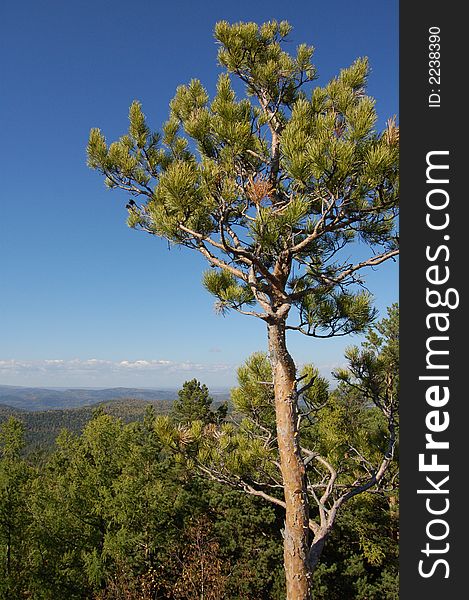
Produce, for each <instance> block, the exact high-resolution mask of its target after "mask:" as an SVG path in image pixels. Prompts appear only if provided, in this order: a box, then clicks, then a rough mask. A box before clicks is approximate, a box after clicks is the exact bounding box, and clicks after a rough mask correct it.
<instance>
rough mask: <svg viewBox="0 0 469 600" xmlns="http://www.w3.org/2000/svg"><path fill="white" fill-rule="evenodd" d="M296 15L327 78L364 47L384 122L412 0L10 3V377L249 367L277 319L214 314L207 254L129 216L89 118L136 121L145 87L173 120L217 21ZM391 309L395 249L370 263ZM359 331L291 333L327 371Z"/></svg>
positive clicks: (2, 12)
mask: <svg viewBox="0 0 469 600" xmlns="http://www.w3.org/2000/svg"><path fill="white" fill-rule="evenodd" d="M272 18H277V19H287V20H288V21H290V22H291V23H292V25H293V26H294V30H293V33H292V35H291V43H292V47H293V48H294V47H295V46H296V45H297V44H299V43H302V42H306V43H310V44H313V45H314V46H315V47H316V53H315V64H316V65H317V68H318V71H319V76H320V78H319V82H318V83H319V84H323V83H325V82H327V81H328V80H329V79H330V78H332V77H333V76H335V75H336V74H337V72H338V71H339V69H341V68H343V67H345V66H347V65H349V64H350V63H351V62H352V61H353V60H354V59H355V58H356V57H358V56H364V55H366V56H368V57H369V59H370V62H371V66H372V74H371V77H370V79H369V88H368V92H369V93H370V94H371V95H372V96H374V97H375V98H376V99H377V110H378V114H379V117H380V123H379V125H380V126H383V125H384V123H385V121H386V119H387V118H388V117H389V116H391V115H393V114H396V113H397V111H398V27H397V18H398V14H397V1H389V2H376V1H369V0H357V1H356V2H348V1H346V0H340V1H336V2H330V1H329V2H326V1H310V2H288V3H284V2H279V1H277V0H272V1H269V2H266V1H258V2H253V1H252V0H250V1H247V0H237V2H225V3H224V2H213V1H206V2H200V3H194V2H190V1H189V0H184V1H181V0H179V1H178V0H174V1H172V2H169V3H168V2H164V3H163V2H160V1H159V0H153V1H152V0H134V1H133V2H124V1H122V0H113V1H109V0H93V1H89V0H82V1H80V2H63V0H44V1H41V2H38V1H36V0H26V1H23V2H19V3H13V2H5V3H2V8H0V50H1V52H0V56H1V58H0V72H1V79H2V82H1V92H0V107H1V110H0V114H1V120H2V125H1V131H2V143H1V145H0V155H1V156H0V165H1V172H2V175H3V176H2V183H1V188H0V202H1V216H0V250H1V261H0V281H1V295H0V384H12V385H43V386H88V387H93V386H95V387H98V386H121V385H124V386H146V387H176V386H179V385H180V384H181V383H182V382H183V381H185V380H186V379H189V378H192V377H197V378H198V379H200V380H202V381H203V382H205V383H208V384H209V385H211V386H212V387H214V388H215V387H226V386H230V385H232V384H233V383H234V381H235V377H234V373H235V368H236V366H238V365H239V364H240V363H241V362H242V361H243V360H244V359H245V358H246V357H247V356H248V355H249V354H250V353H251V352H253V351H255V350H262V349H265V344H266V341H265V331H264V326H263V323H262V322H257V321H256V320H254V319H251V318H248V317H244V316H241V315H229V316H227V317H225V318H223V317H220V316H217V315H216V314H215V312H214V310H213V300H212V298H211V297H210V296H209V295H208V294H207V293H206V292H205V291H204V290H203V288H202V286H201V284H200V278H201V273H202V271H203V270H204V269H205V267H206V265H205V264H204V262H203V260H202V258H200V257H198V256H194V255H193V254H192V253H191V252H190V251H189V250H184V249H178V248H172V249H171V250H169V249H168V247H167V244H166V243H165V242H163V241H160V240H157V239H156V238H152V237H149V236H146V235H144V234H138V233H137V232H135V231H132V230H130V229H128V228H127V226H126V224H125V220H126V211H125V209H124V205H125V201H126V197H125V196H124V195H122V194H120V193H118V192H110V191H108V190H106V189H105V188H104V184H103V181H102V178H101V177H100V176H99V175H98V174H97V173H95V172H93V171H91V170H89V169H88V168H87V166H86V156H85V147H86V142H87V138H88V133H89V130H90V128H91V127H100V128H101V129H102V130H103V132H104V133H105V134H106V136H107V138H108V140H113V139H115V138H117V137H118V136H119V135H121V134H123V133H124V132H125V130H126V127H127V113H128V107H129V105H130V103H131V102H132V100H133V99H135V98H136V99H139V100H140V101H141V102H142V104H143V108H144V112H145V114H146V115H147V118H148V121H149V123H150V124H151V125H152V126H153V127H154V128H155V129H158V128H159V127H160V124H161V123H162V122H163V121H164V120H165V119H166V117H167V107H168V103H169V101H170V100H171V98H172V97H173V95H174V91H175V88H176V86H177V85H178V84H180V83H185V82H188V81H189V80H190V79H191V78H193V77H197V78H199V79H201V81H202V82H203V83H204V85H205V87H206V88H207V89H208V91H209V93H212V92H213V90H214V87H215V82H216V79H217V75H218V73H219V68H218V66H217V65H216V46H215V43H214V40H213V26H214V24H215V22H216V21H218V20H220V19H226V20H228V21H231V22H233V21H240V20H252V21H257V22H263V21H266V20H269V19H272ZM367 282H368V287H369V289H370V291H371V292H372V293H373V294H374V295H375V297H376V305H377V307H378V309H379V310H380V313H381V314H382V315H383V314H384V313H385V308H386V306H387V305H389V304H390V303H391V302H393V301H396V300H397V295H398V283H397V266H396V265H395V264H386V265H383V266H382V267H380V268H379V269H378V270H377V271H376V272H371V271H370V272H369V274H368V277H367ZM357 342H359V338H357V337H355V338H348V339H342V338H340V339H336V340H325V341H323V340H318V341H316V340H313V339H309V338H304V337H303V336H301V335H299V336H294V335H292V336H291V337H290V339H289V345H290V348H291V350H292V353H293V355H294V357H295V359H296V360H297V361H298V363H304V362H314V363H315V364H316V365H317V366H318V367H319V368H320V369H321V371H322V372H323V373H324V374H328V373H329V372H330V370H331V369H332V368H333V367H334V366H336V365H337V364H340V363H341V362H342V354H343V349H344V347H345V346H346V345H348V344H351V343H357Z"/></svg>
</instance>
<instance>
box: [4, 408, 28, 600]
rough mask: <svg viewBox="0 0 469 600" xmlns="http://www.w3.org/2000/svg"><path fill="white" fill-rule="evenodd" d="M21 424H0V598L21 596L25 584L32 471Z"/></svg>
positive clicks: (10, 599)
mask: <svg viewBox="0 0 469 600" xmlns="http://www.w3.org/2000/svg"><path fill="white" fill-rule="evenodd" d="M23 447H24V426H23V424H22V423H21V421H19V420H18V419H16V418H14V417H10V418H9V419H7V420H6V421H5V422H4V423H2V425H1V427H0V598H2V599H3V600H16V598H20V597H23V594H24V591H25V589H26V587H27V585H28V580H29V572H28V566H29V565H28V546H29V543H30V540H29V526H30V522H31V515H30V511H29V508H28V494H29V486H30V482H31V479H32V473H31V470H30V469H29V468H28V466H27V465H26V463H25V462H24V460H23V459H22V458H21V450H22V449H23Z"/></svg>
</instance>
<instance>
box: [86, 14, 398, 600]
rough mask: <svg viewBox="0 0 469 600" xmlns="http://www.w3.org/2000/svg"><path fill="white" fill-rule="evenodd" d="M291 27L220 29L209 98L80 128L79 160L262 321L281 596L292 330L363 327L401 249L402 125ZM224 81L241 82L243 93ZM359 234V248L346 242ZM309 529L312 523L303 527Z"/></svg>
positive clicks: (299, 572)
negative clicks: (201, 261) (375, 280)
mask: <svg viewBox="0 0 469 600" xmlns="http://www.w3.org/2000/svg"><path fill="white" fill-rule="evenodd" d="M290 31H291V26H290V25H289V24H288V23H287V22H285V21H282V22H276V21H272V22H268V23H264V24H263V25H260V26H259V25H257V24H255V23H237V24H234V25H230V24H229V23H227V22H225V21H222V22H219V23H218V24H217V25H216V27H215V37H216V40H217V42H218V44H219V51H218V60H219V63H220V65H221V66H222V67H223V68H224V73H222V74H221V75H220V77H219V79H218V85H217V92H216V95H215V97H214V98H213V100H212V101H210V100H209V97H208V94H207V92H206V91H205V89H204V88H203V86H202V84H201V83H200V82H199V81H197V80H192V81H191V82H190V83H189V84H188V85H182V86H180V87H179V88H178V89H177V91H176V95H175V97H174V99H173V100H172V101H171V103H170V113H169V119H168V121H167V122H166V123H165V124H164V125H163V127H162V132H161V133H155V132H152V131H151V130H150V128H149V127H148V125H147V123H146V120H145V117H144V114H143V112H142V108H141V105H140V104H139V102H134V103H133V104H132V106H131V107H130V115H129V117H130V127H129V131H128V133H127V134H126V135H124V136H123V137H121V138H120V139H119V140H118V141H116V142H114V143H111V144H110V145H108V144H107V143H106V140H105V137H104V135H103V134H102V133H101V131H100V130H99V129H93V130H92V131H91V133H90V139H89V144H88V164H89V166H90V167H91V168H93V169H96V170H98V171H100V172H101V173H102V174H103V175H104V176H105V181H106V184H107V185H108V186H109V187H110V188H119V189H121V190H124V191H125V192H126V193H127V194H130V195H131V196H133V198H135V199H136V200H137V202H135V200H134V199H133V198H132V200H131V201H129V202H128V204H127V208H128V211H129V218H128V223H129V225H130V226H131V227H134V228H135V229H137V230H141V231H145V232H148V233H150V234H152V235H156V236H160V237H163V238H165V239H167V240H169V241H170V242H171V243H173V244H178V245H182V246H185V247H187V248H189V249H192V250H195V251H197V252H200V253H201V254H202V255H203V256H204V257H205V258H206V259H207V261H208V262H209V263H210V265H211V266H212V267H214V268H212V269H209V270H208V272H207V273H205V276H204V285H205V287H206V288H207V289H208V290H209V291H210V292H211V293H212V294H214V296H215V297H216V299H217V307H218V309H219V310H220V311H221V312H225V311H228V310H230V309H233V310H236V311H238V312H240V313H242V314H246V315H250V316H253V317H256V318H259V319H261V320H263V321H264V322H265V324H266V329H267V338H268V347H269V355H270V361H271V366H272V376H273V387H274V396H275V418H276V435H277V443H278V449H279V458H280V468H281V474H282V485H283V491H284V503H285V514H286V517H285V531H284V540H285V543H284V562H285V573H286V580H287V595H288V598H289V600H299V599H306V598H309V597H310V589H311V572H312V568H313V565H314V562H315V560H314V551H313V552H312V546H311V532H310V525H309V523H310V519H309V500H308V493H307V480H306V468H305V462H306V461H307V460H308V457H307V456H304V454H303V452H302V447H301V440H300V434H299V428H298V421H299V419H298V416H299V415H298V397H299V392H300V391H301V390H300V389H299V388H303V391H304V387H305V385H306V386H307V385H308V384H309V381H308V379H307V378H306V379H302V381H301V384H299V379H300V378H299V377H298V375H297V370H296V366H295V362H294V360H293V358H292V356H291V355H290V353H289V351H288V348H287V343H286V333H287V331H297V332H300V333H302V334H304V335H307V336H312V337H331V336H335V335H347V334H349V333H354V332H360V331H363V330H364V329H365V328H366V327H367V326H368V325H369V323H370V321H371V320H372V318H373V316H374V311H373V309H372V306H371V300H370V297H369V296H368V294H367V293H365V292H364V291H363V288H362V287H361V286H362V284H363V278H362V275H361V274H362V273H363V271H364V270H365V269H366V268H369V267H373V266H376V265H379V264H380V263H383V262H384V261H386V260H388V259H391V258H393V257H395V256H396V255H397V254H398V248H397V236H396V234H395V230H394V227H395V217H396V213H397V203H398V183H397V182H398V142H399V131H398V128H397V126H396V123H395V121H394V120H393V119H390V120H389V121H388V123H387V126H386V128H385V129H384V131H383V132H381V133H378V132H377V131H376V129H375V125H376V120H377V115H376V111H375V107H374V101H373V99H372V98H370V97H369V96H367V95H366V93H365V87H366V80H367V75H368V71H369V67H368V62H367V60H366V59H364V58H362V59H358V60H356V61H355V62H354V63H353V64H352V65H351V66H350V67H349V68H346V69H343V70H342V71H341V72H340V73H339V75H338V76H337V77H336V78H334V79H333V80H332V81H331V82H330V83H328V84H327V85H325V86H324V87H319V86H316V87H314V86H313V84H312V82H313V81H314V79H315V78H316V69H315V67H314V66H313V64H312V62H311V59H312V55H313V48H312V47H310V46H308V45H306V44H300V45H299V46H298V47H297V49H296V53H295V54H294V55H290V54H289V53H287V52H286V51H284V50H283V49H282V47H283V43H284V42H285V40H286V38H287V36H288V35H289V33H290ZM232 78H234V79H237V80H238V81H240V82H241V84H243V85H244V88H245V92H246V97H245V98H242V99H240V100H238V99H237V97H236V94H235V92H234V89H233V87H232ZM359 243H360V244H361V246H362V248H361V250H360V253H359V255H360V258H358V259H357V260H356V261H353V260H351V256H353V255H355V254H357V253H356V252H354V250H355V249H356V248H357V247H358V244H359ZM313 534H314V531H313Z"/></svg>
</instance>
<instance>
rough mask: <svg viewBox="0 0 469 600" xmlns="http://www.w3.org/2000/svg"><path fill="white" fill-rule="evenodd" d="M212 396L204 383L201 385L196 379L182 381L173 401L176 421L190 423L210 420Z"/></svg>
mask: <svg viewBox="0 0 469 600" xmlns="http://www.w3.org/2000/svg"><path fill="white" fill-rule="evenodd" d="M211 404H212V398H211V397H210V395H209V391H208V388H207V386H206V385H202V384H201V383H200V382H199V381H197V379H191V380H190V381H186V382H184V384H183V386H182V388H181V389H180V390H179V392H178V397H177V399H176V400H175V402H174V406H173V414H174V417H175V418H176V420H177V421H179V422H181V423H190V422H192V421H197V420H199V421H203V422H204V423H208V422H209V420H210V414H211V411H210V406H211Z"/></svg>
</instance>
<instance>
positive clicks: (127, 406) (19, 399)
mask: <svg viewBox="0 0 469 600" xmlns="http://www.w3.org/2000/svg"><path fill="white" fill-rule="evenodd" d="M6 391H7V392H8V393H5V392H6ZM51 392H52V394H51ZM126 392H127V394H129V393H130V394H131V396H130V395H128V396H125V393H126ZM100 396H101V397H104V398H103V399H101V400H100V399H99V398H100ZM108 396H110V397H111V399H108V398H107V397H108ZM142 396H143V397H142ZM145 396H147V398H146V397H145ZM228 396H229V394H228V392H225V393H222V392H218V393H213V394H212V397H213V399H214V404H215V406H216V405H218V404H220V403H221V402H223V401H224V400H226V399H227V398H228ZM176 397H177V392H175V391H165V390H142V389H133V388H111V389H105V390H87V389H70V390H49V389H43V388H22V387H13V386H0V424H1V423H2V422H3V421H5V420H6V419H7V418H8V417H10V416H14V417H16V418H18V419H20V420H21V421H23V423H24V425H25V429H26V444H27V452H32V451H35V450H40V451H47V450H49V449H50V448H51V447H52V446H53V445H54V442H55V439H56V437H57V435H58V434H59V433H60V431H61V430H62V429H68V430H70V431H73V432H75V433H79V432H80V431H81V430H82V429H83V427H84V426H85V425H86V423H87V422H88V421H89V420H90V419H91V417H92V416H93V412H94V411H95V410H97V409H102V410H103V411H104V412H106V413H107V414H110V415H112V416H114V417H117V418H121V419H122V420H123V421H124V422H126V423H129V422H131V421H141V420H142V419H143V417H144V415H145V411H146V409H147V407H148V406H153V408H154V410H155V412H156V413H157V414H167V413H168V412H170V410H171V408H172V404H173V401H174V400H175V398H176ZM6 398H8V403H6V400H5V399H6ZM86 398H88V399H89V398H91V399H92V400H91V402H90V401H88V403H86V402H85V399H86ZM74 402H75V403H78V402H80V403H82V404H79V405H78V406H77V405H76V404H75V406H73V403H74ZM54 403H55V405H58V406H59V407H60V408H54V407H53V405H54ZM51 405H52V407H51ZM31 407H33V408H31ZM40 407H45V408H40Z"/></svg>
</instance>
